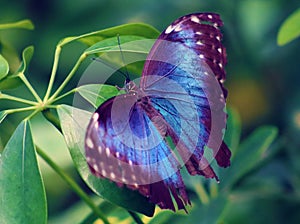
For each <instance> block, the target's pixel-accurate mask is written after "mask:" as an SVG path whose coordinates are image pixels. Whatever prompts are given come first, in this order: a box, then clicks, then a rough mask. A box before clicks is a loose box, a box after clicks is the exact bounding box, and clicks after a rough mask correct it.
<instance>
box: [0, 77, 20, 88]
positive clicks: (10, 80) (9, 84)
mask: <svg viewBox="0 0 300 224" xmlns="http://www.w3.org/2000/svg"><path fill="white" fill-rule="evenodd" d="M21 84H22V81H21V79H20V78H19V77H18V76H11V75H8V76H6V77H5V78H4V79H2V80H0V90H7V89H13V88H16V87H18V86H20V85H21Z"/></svg>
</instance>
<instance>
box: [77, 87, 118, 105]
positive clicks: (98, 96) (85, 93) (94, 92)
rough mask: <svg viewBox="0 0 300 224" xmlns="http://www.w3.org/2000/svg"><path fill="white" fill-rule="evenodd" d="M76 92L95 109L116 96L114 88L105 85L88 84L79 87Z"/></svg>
mask: <svg viewBox="0 0 300 224" xmlns="http://www.w3.org/2000/svg"><path fill="white" fill-rule="evenodd" d="M76 91H77V92H78V93H79V94H80V95H81V96H82V97H83V98H84V99H86V100H87V101H88V102H89V103H90V104H91V105H93V107H94V108H97V107H98V106H99V105H101V104H102V103H103V102H104V101H106V100H107V99H109V98H111V97H113V96H115V95H117V94H118V92H119V90H118V89H117V88H116V87H115V86H110V85H105V84H88V85H84V86H79V87H78V88H77V89H76Z"/></svg>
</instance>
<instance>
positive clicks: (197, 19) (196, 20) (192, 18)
mask: <svg viewBox="0 0 300 224" xmlns="http://www.w3.org/2000/svg"><path fill="white" fill-rule="evenodd" d="M191 21H192V22H194V23H200V19H199V18H198V17H197V16H191Z"/></svg>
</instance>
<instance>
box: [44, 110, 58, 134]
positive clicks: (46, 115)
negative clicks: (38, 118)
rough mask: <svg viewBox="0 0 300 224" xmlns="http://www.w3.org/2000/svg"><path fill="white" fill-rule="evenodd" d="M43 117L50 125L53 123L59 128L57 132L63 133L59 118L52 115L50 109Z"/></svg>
mask: <svg viewBox="0 0 300 224" xmlns="http://www.w3.org/2000/svg"><path fill="white" fill-rule="evenodd" d="M43 115H44V117H45V118H46V119H47V120H48V121H49V122H50V123H52V124H53V125H54V126H55V127H56V128H57V130H59V131H60V132H61V133H62V129H61V126H60V122H59V120H58V119H57V117H55V116H54V114H53V113H51V111H50V109H46V110H43Z"/></svg>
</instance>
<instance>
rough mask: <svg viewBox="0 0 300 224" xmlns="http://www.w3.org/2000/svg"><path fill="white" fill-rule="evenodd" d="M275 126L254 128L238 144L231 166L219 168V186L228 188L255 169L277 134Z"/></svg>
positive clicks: (264, 156)
mask: <svg viewBox="0 0 300 224" xmlns="http://www.w3.org/2000/svg"><path fill="white" fill-rule="evenodd" d="M277 132H278V130H277V128H275V127H272V126H263V127H260V128H258V129H257V130H255V131H254V132H253V133H252V134H251V135H250V136H249V137H248V138H247V139H245V140H244V141H243V142H242V143H241V145H240V146H239V148H238V150H237V152H236V154H235V157H234V159H233V160H232V161H231V166H230V167H228V168H226V169H222V170H220V176H221V177H220V179H221V180H222V181H221V183H220V186H221V187H225V188H229V187H231V186H233V185H234V183H236V182H237V181H238V180H239V179H240V178H241V177H243V176H244V175H245V174H246V173H248V172H250V171H251V170H252V169H255V168H256V167H257V166H258V165H259V164H260V163H261V162H262V161H263V160H264V159H266V157H267V156H266V151H267V150H268V148H269V147H270V145H271V143H272V142H273V141H274V139H275V138H276V136H277Z"/></svg>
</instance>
